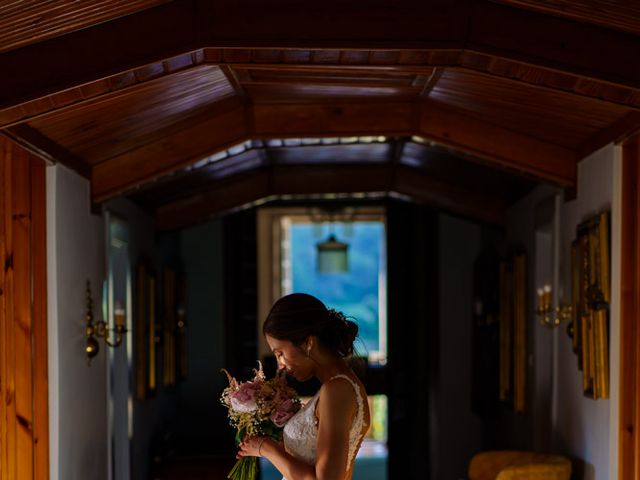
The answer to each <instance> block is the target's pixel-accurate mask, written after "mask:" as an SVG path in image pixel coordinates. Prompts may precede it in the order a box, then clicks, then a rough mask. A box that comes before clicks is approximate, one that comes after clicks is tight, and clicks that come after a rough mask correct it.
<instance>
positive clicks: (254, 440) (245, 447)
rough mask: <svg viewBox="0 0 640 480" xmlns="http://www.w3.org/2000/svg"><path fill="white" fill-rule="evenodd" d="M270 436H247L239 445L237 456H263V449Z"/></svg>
mask: <svg viewBox="0 0 640 480" xmlns="http://www.w3.org/2000/svg"><path fill="white" fill-rule="evenodd" d="M268 440H269V437H247V438H245V439H244V440H243V441H242V442H241V443H240V445H239V448H240V450H239V451H238V454H237V455H236V458H240V457H261V456H262V453H263V452H262V449H263V447H264V444H265V442H267V441H268Z"/></svg>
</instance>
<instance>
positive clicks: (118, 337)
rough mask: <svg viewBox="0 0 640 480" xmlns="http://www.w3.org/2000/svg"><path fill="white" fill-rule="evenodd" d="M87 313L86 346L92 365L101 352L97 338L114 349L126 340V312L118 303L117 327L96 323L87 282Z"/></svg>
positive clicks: (89, 284)
mask: <svg viewBox="0 0 640 480" xmlns="http://www.w3.org/2000/svg"><path fill="white" fill-rule="evenodd" d="M86 293H87V313H86V320H87V326H86V328H85V334H86V336H87V344H86V346H85V353H86V354H87V361H88V363H89V364H91V360H92V359H93V357H95V356H96V355H97V354H98V352H99V351H100V344H99V342H98V340H97V339H96V337H101V338H103V339H104V342H105V343H106V344H107V345H108V346H109V347H112V348H115V347H119V346H120V345H121V344H122V340H123V339H124V334H125V333H127V328H126V326H125V321H126V315H125V310H124V308H122V306H121V305H120V304H119V303H118V304H116V308H115V310H114V317H115V323H116V324H115V327H114V328H109V325H108V324H107V323H106V322H105V321H104V320H103V319H100V320H98V321H97V322H94V319H93V299H92V297H91V283H90V282H89V280H87V290H86Z"/></svg>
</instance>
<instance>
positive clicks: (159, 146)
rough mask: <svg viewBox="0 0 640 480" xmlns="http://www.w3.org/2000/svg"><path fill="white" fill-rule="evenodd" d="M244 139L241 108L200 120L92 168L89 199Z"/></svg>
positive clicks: (110, 194)
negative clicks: (90, 196)
mask: <svg viewBox="0 0 640 480" xmlns="http://www.w3.org/2000/svg"><path fill="white" fill-rule="evenodd" d="M248 136H249V133H248V131H247V128H246V113H245V108H244V107H238V108H235V109H233V110H230V111H227V112H225V113H223V114H221V115H218V116H215V117H213V118H209V119H208V120H203V121H202V122H199V123H197V124H196V125H194V126H191V127H190V128H186V129H184V130H180V131H177V132H175V133H174V134H173V135H170V136H169V137H166V138H161V139H158V140H157V141H155V142H152V143H148V144H145V145H142V146H140V147H139V148H136V149H133V150H129V151H127V152H126V153H124V154H122V155H120V156H118V157H114V158H112V159H110V160H108V161H104V162H102V163H99V164H97V165H95V166H94V167H93V170H92V176H91V189H92V198H93V200H94V201H96V202H100V201H103V200H105V199H106V198H109V197H113V196H116V195H119V194H121V193H123V192H124V191H126V190H127V189H132V188H135V187H136V186H138V185H140V184H143V183H146V182H149V181H150V180H153V179H155V178H157V177H159V176H161V175H163V174H167V173H170V172H173V171H176V170H178V169H179V168H181V167H184V166H185V165H189V164H191V163H195V162H196V161H198V160H201V159H202V158H204V157H206V156H208V155H211V154H212V153H215V152H216V151H219V150H223V149H225V148H227V147H230V146H232V145H235V144H237V143H240V142H242V141H243V140H244V139H246V138H247V137H248Z"/></svg>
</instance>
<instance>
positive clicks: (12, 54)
mask: <svg viewBox="0 0 640 480" xmlns="http://www.w3.org/2000/svg"><path fill="white" fill-rule="evenodd" d="M250 5H251V6H252V7H251V8H249V7H248V6H247V4H246V3H243V4H242V5H241V6H240V5H236V4H235V3H234V2H231V1H230V0H225V1H221V2H215V3H214V2H210V0H209V1H207V0H175V1H173V2H168V3H164V4H162V5H158V6H156V7H155V8H149V9H145V10H141V11H138V12H136V13H132V14H130V15H126V16H122V17H119V18H116V19H114V20H111V21H108V22H105V23H102V24H99V25H95V26H93V27H92V28H85V29H82V30H78V31H75V32H72V33H69V34H67V35H63V36H59V37H56V38H52V39H49V40H46V41H41V42H38V43H35V44H32V45H28V46H26V47H24V48H21V49H17V50H10V51H7V52H4V53H3V54H0V70H2V71H11V72H12V75H6V76H3V77H2V78H0V99H1V100H0V107H4V108H8V107H11V106H15V105H19V104H23V103H25V102H30V101H33V100H36V99H39V98H43V97H45V96H47V95H50V94H53V93H57V92H62V91H67V90H69V89H73V88H75V87H78V86H79V85H82V84H88V83H90V82H94V81H98V80H101V79H104V78H106V77H109V76H112V75H115V74H120V73H123V72H126V71H129V70H131V69H136V68H140V67H144V66H145V65H149V64H152V63H154V62H158V61H161V60H164V59H168V58H172V57H174V56H176V55H182V54H185V53H188V52H191V53H194V54H196V55H197V56H198V57H199V58H204V59H207V61H209V62H215V63H235V64H238V63H252V62H255V59H257V58H260V59H262V61H268V62H278V63H301V62H304V63H321V62H326V63H333V64H344V65H367V64H372V65H373V64H385V63H386V64H389V65H393V64H402V63H403V62H407V63H409V62H416V63H418V64H419V63H422V64H428V62H432V64H433V65H455V64H456V59H457V58H458V57H459V54H460V53H461V52H462V51H463V49H464V52H465V53H473V54H480V55H488V56H491V57H492V58H495V59H501V60H507V61H509V62H515V63H517V64H518V65H521V66H533V67H537V68H542V69H545V70H550V71H555V72H560V73H569V74H571V75H574V76H578V77H580V78H581V79H584V80H587V81H588V82H591V81H595V82H601V83H602V82H604V83H608V84H610V85H613V86H617V87H624V88H631V89H634V90H637V89H638V85H639V84H640V66H638V65H637V64H636V63H634V62H632V61H629V59H633V58H635V57H637V56H638V48H639V41H638V37H637V35H632V34H629V33H626V32H621V31H619V30H616V29H615V28H603V27H599V26H596V25H591V24H588V23H581V22H576V21H574V20H573V19H570V18H565V17H559V16H554V15H548V14H545V13H541V12H538V11H532V10H528V9H523V8H516V7H514V6H511V5H505V4H498V3H495V2H492V1H488V0H485V1H480V2H465V1H462V0H458V1H449V2H445V1H443V0H430V1H428V2H421V3H420V2H419V3H416V2H411V1H399V2H395V3H394V4H393V5H391V4H388V2H386V1H382V0H381V1H374V2H367V4H366V5H364V4H362V3H360V2H356V3H355V4H349V6H345V5H344V4H343V2H339V5H340V8H336V5H337V4H336V2H326V1H325V2H315V3H311V4H309V3H308V2H307V3H306V4H305V5H304V6H302V5H300V4H298V3H296V2H280V3H279V4H278V5H277V7H274V6H273V5H270V4H269V5H267V4H265V3H264V2H250ZM345 9H346V10H345ZM354 11H357V12H358V14H354V15H353V16H350V15H348V14H347V13H348V12H354ZM309 12H313V14H312V15H310V14H309ZM327 24H331V26H332V28H331V29H327V28H326V25H327ZM540 32H544V35H541V34H540ZM585 39H587V41H588V44H587V45H585ZM115 44H118V45H127V46H129V47H128V48H119V49H113V48H111V46H112V45H115ZM88 46H91V48H88ZM203 49H205V52H202V50H203ZM594 49H597V52H598V55H594V54H593V51H594ZM277 50H279V52H278V53H274V51H277ZM256 51H260V52H262V53H259V54H255V53H253V52H256ZM603 58H606V59H607V61H606V62H603V61H601V59H603ZM33 59H38V62H37V65H35V64H34V60H33ZM265 59H266V60H265ZM452 62H453V63H452ZM178 63H179V62H178ZM41 71H46V72H47V76H46V78H45V77H44V76H42V75H39V73H40V72H41ZM634 101H637V99H636V100H634Z"/></svg>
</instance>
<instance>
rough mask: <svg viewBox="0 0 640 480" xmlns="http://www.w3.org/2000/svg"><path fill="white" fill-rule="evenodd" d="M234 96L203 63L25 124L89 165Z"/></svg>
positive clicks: (222, 78) (215, 71) (224, 80)
mask: <svg viewBox="0 0 640 480" xmlns="http://www.w3.org/2000/svg"><path fill="white" fill-rule="evenodd" d="M233 94H234V90H233V87H232V86H231V85H230V84H229V82H228V80H227V78H226V77H225V75H224V73H223V72H222V71H221V70H220V68H219V67H217V66H213V65H203V66H200V67H196V68H192V69H189V70H186V71H181V72H178V73H176V74H174V75H171V76H165V77H162V78H161V79H158V80H157V81H154V82H148V83H147V84H144V85H139V86H137V87H135V88H131V89H129V90H127V92H126V94H124V95H117V96H113V97H109V98H107V99H105V100H104V101H101V102H97V103H92V104H87V105H84V106H82V107H79V108H74V109H73V110H69V111H65V112H63V113H60V114H55V115H53V116H45V117H43V118H39V119H37V120H34V121H33V122H30V125H31V126H32V127H33V128H35V129H37V130H38V131H39V132H41V133H42V134H43V135H44V136H46V137H48V138H50V139H52V140H53V141H55V142H56V143H57V144H59V145H61V146H63V147H64V148H65V149H66V150H68V151H69V152H71V153H72V154H73V155H75V156H77V157H80V158H83V159H84V160H85V162H87V163H89V164H91V165H93V164H96V163H99V162H101V161H104V160H106V159H108V158H111V157H114V156H117V155H120V154H122V153H124V152H127V151H130V150H133V149H135V148H138V147H140V146H141V145H144V144H145V143H148V142H152V141H154V140H156V139H159V138H162V137H164V136H165V135H166V129H167V128H170V127H171V126H172V125H175V124H177V123H180V122H182V121H184V120H188V119H189V118H192V117H197V116H199V115H202V114H203V113H210V112H211V111H212V107H214V105H215V104H216V103H218V102H220V101H221V100H224V99H225V98H228V97H230V96H232V95H233Z"/></svg>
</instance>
